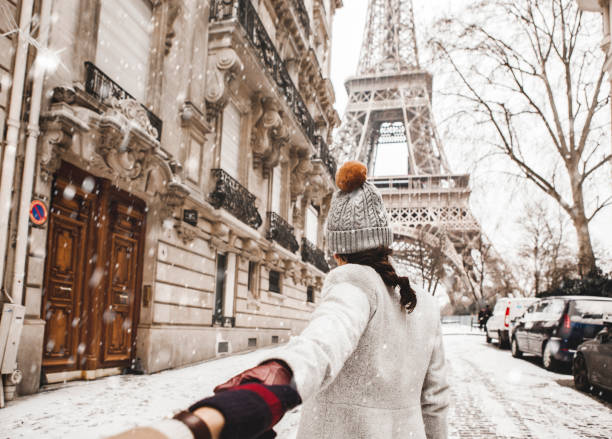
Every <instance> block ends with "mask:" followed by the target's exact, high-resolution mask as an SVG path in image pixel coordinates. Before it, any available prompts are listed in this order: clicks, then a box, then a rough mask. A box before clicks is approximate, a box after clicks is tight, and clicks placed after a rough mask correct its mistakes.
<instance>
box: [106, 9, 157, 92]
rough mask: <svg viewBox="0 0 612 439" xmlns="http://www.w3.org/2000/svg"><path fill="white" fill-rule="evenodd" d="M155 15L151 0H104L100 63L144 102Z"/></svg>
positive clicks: (114, 78) (120, 83) (118, 81)
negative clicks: (149, 0)
mask: <svg viewBox="0 0 612 439" xmlns="http://www.w3.org/2000/svg"><path fill="white" fill-rule="evenodd" d="M152 18H153V13H152V11H151V6H150V4H149V2H148V1H147V0H132V1H125V0H102V6H101V8H100V26H99V28H98V42H97V48H96V65H97V66H98V67H99V68H100V69H101V70H102V71H103V72H104V73H106V74H107V75H108V76H110V77H111V78H112V79H113V80H114V81H115V82H117V83H118V84H119V85H120V86H121V87H123V88H124V89H125V90H126V91H127V92H128V93H130V94H131V95H132V96H134V98H135V99H137V100H138V101H140V102H144V101H145V97H146V90H147V82H148V81H147V80H148V76H149V53H150V51H151V30H152V28H153V20H152ZM118 23H120V24H118Z"/></svg>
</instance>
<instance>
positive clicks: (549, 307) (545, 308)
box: [536, 300, 565, 320]
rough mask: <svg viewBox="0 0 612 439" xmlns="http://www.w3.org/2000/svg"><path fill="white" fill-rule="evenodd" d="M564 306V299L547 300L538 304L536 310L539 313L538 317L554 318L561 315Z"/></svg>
mask: <svg viewBox="0 0 612 439" xmlns="http://www.w3.org/2000/svg"><path fill="white" fill-rule="evenodd" d="M564 307H565V302H564V301H563V300H546V301H544V302H541V303H540V304H539V305H538V306H537V309H536V312H537V313H538V314H539V317H538V318H542V319H545V320H554V319H558V318H560V317H561V314H562V313H563V308H564Z"/></svg>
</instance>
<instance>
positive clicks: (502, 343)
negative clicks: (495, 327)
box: [497, 331, 507, 349]
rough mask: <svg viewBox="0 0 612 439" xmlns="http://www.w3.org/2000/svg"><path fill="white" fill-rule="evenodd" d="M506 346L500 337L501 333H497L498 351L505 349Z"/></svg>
mask: <svg viewBox="0 0 612 439" xmlns="http://www.w3.org/2000/svg"><path fill="white" fill-rule="evenodd" d="M506 345H507V343H506V340H504V337H502V333H501V331H497V346H498V347H499V348H500V349H506Z"/></svg>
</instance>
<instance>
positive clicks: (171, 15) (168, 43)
mask: <svg viewBox="0 0 612 439" xmlns="http://www.w3.org/2000/svg"><path fill="white" fill-rule="evenodd" d="M180 13H181V6H180V4H179V2H178V1H177V0H171V1H170V2H168V17H167V19H166V35H165V38H164V46H165V48H164V56H167V55H168V54H169V53H170V50H171V49H172V42H173V41H174V37H175V36H176V31H175V30H174V22H175V21H176V19H177V17H178V16H179V14H180Z"/></svg>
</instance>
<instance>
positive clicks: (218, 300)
mask: <svg viewBox="0 0 612 439" xmlns="http://www.w3.org/2000/svg"><path fill="white" fill-rule="evenodd" d="M226 271H227V255H225V254H223V253H218V254H217V279H216V285H215V310H214V314H213V323H215V322H220V321H222V319H223V293H224V291H225V274H226Z"/></svg>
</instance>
